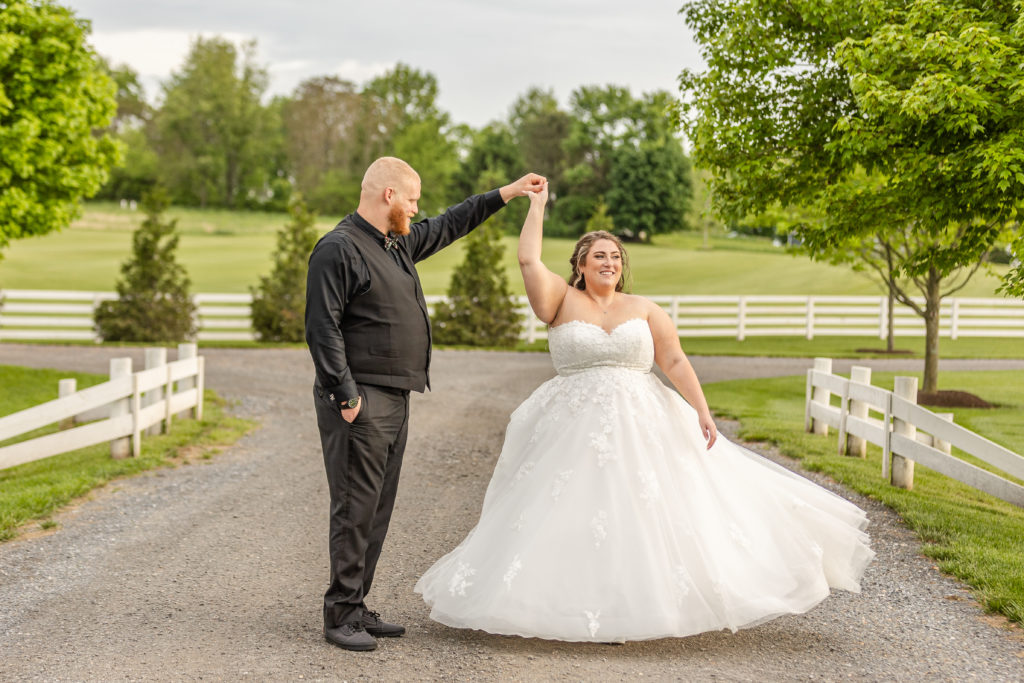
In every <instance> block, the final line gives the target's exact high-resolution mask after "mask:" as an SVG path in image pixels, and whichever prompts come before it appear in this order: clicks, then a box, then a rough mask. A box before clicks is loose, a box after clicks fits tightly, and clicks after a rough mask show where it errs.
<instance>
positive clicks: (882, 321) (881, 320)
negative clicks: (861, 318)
mask: <svg viewBox="0 0 1024 683" xmlns="http://www.w3.org/2000/svg"><path fill="white" fill-rule="evenodd" d="M888 337H889V298H888V297H885V296H880V297H878V338H879V339H887V338H888Z"/></svg>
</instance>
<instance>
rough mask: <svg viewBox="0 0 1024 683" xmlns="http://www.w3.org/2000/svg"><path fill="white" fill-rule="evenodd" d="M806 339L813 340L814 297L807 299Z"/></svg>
mask: <svg viewBox="0 0 1024 683" xmlns="http://www.w3.org/2000/svg"><path fill="white" fill-rule="evenodd" d="M807 338H808V339H814V297H813V296H809V297H807ZM830 372H831V371H830Z"/></svg>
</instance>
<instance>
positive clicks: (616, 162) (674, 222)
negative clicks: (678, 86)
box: [557, 85, 692, 233]
mask: <svg viewBox="0 0 1024 683" xmlns="http://www.w3.org/2000/svg"><path fill="white" fill-rule="evenodd" d="M673 102H674V100H673V98H672V97H671V96H670V95H669V94H668V93H667V92H664V91H657V92H653V93H648V94H646V95H644V96H642V97H640V98H634V97H633V96H632V95H631V94H630V92H629V90H628V89H627V88H623V87H619V86H613V85H609V86H603V87H593V86H588V87H583V88H579V89H577V90H575V91H573V93H572V96H571V97H570V109H571V116H572V125H571V129H570V132H569V135H568V137H566V139H565V141H564V143H563V146H564V149H565V151H566V155H567V168H566V170H565V172H564V174H563V184H564V186H565V187H564V189H563V192H562V193H563V196H562V197H561V198H560V199H559V203H558V204H557V207H558V210H557V214H558V218H559V220H561V221H564V222H565V223H567V224H569V225H571V226H573V228H574V229H575V232H577V233H578V232H580V231H581V230H582V229H583V227H584V225H585V224H586V221H587V219H588V218H589V217H590V216H591V215H592V214H593V213H594V211H595V209H596V208H597V202H598V201H599V200H600V199H601V198H602V197H604V198H606V199H607V201H608V203H609V208H610V210H611V213H612V216H613V217H614V219H615V224H616V227H617V228H618V229H620V230H630V231H633V230H637V231H638V230H641V229H644V230H648V231H650V230H651V229H652V228H653V229H654V230H655V231H667V230H673V229H678V228H680V227H682V226H683V225H684V222H685V208H686V206H688V203H689V197H690V195H691V193H692V191H691V189H690V179H689V173H690V168H689V163H688V161H686V160H685V155H684V153H683V149H682V143H681V141H680V140H679V138H678V137H677V136H676V123H675V120H674V117H673V116H672V109H673ZM646 173H655V174H657V175H660V176H661V180H662V181H665V180H670V184H661V185H659V186H658V187H657V188H653V187H652V186H651V185H650V184H648V183H647V182H645V180H644V178H643V176H644V174H646ZM613 179H614V181H615V182H616V183H617V187H616V189H615V191H614V192H613V191H612V190H613V188H612V183H613ZM651 189H654V194H653V195H651V196H649V197H648V198H646V199H643V198H640V197H635V199H637V200H638V201H640V200H643V201H646V202H647V203H646V205H645V206H643V207H642V208H643V210H644V212H645V214H646V216H645V217H644V218H642V219H639V220H638V219H637V218H636V217H633V216H630V215H629V213H630V208H627V207H625V206H624V207H623V208H621V209H620V208H619V207H618V206H617V205H616V202H615V201H613V196H614V198H615V200H619V199H622V198H624V197H625V196H626V195H627V194H629V193H631V192H633V191H634V190H635V191H640V192H646V191H649V190H651ZM680 207H682V209H681V210H680ZM633 208H637V205H636V204H635V203H633Z"/></svg>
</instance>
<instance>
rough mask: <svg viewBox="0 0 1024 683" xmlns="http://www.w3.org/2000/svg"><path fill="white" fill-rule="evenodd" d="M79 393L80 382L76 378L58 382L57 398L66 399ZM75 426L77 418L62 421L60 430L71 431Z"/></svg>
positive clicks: (72, 417)
mask: <svg viewBox="0 0 1024 683" xmlns="http://www.w3.org/2000/svg"><path fill="white" fill-rule="evenodd" d="M76 391H78V381H77V380H76V379H75V378H73V377H72V378H71V379H61V380H57V398H64V397H65V396H70V395H71V394H73V393H75V392H76ZM74 426H75V416H74V415H72V416H71V417H69V418H66V419H64V420H61V421H60V425H59V426H58V428H59V429H71V428H72V427H74Z"/></svg>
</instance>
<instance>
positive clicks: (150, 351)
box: [142, 348, 167, 435]
mask: <svg viewBox="0 0 1024 683" xmlns="http://www.w3.org/2000/svg"><path fill="white" fill-rule="evenodd" d="M162 365H167V349H162V348H147V349H146V369H147V370H152V369H153V368H158V367H160V366H162ZM163 394H164V390H163V389H161V388H159V387H158V388H156V389H150V390H149V391H147V392H146V393H145V394H143V396H142V405H143V406H151V405H153V404H154V403H159V402H160V399H161V398H163ZM143 433H144V434H147V435H153V434H159V433H160V423H159V422H157V423H156V424H153V425H150V426H149V427H146V430H145V432H143Z"/></svg>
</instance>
